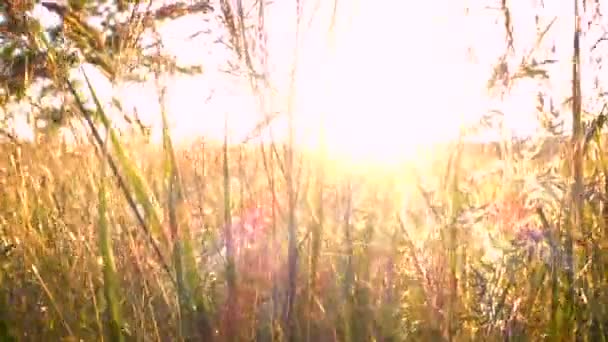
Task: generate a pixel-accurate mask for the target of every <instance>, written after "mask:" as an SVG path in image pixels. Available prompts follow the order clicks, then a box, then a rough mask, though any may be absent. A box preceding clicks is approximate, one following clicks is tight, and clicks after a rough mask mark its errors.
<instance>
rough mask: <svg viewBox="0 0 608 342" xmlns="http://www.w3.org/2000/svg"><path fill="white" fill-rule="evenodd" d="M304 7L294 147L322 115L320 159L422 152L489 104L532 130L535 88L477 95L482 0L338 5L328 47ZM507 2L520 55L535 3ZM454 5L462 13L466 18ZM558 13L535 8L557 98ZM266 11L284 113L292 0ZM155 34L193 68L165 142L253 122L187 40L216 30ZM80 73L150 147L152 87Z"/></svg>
mask: <svg viewBox="0 0 608 342" xmlns="http://www.w3.org/2000/svg"><path fill="white" fill-rule="evenodd" d="M315 1H318V0H305V1H302V3H304V6H305V8H304V19H305V20H304V21H305V22H308V21H309V20H312V22H311V25H310V26H309V27H307V28H305V29H303V31H305V33H304V34H303V38H302V40H301V44H300V50H299V51H300V53H299V55H298V61H299V63H298V66H297V67H298V69H297V70H298V74H297V83H296V93H297V96H296V100H295V102H296V105H295V110H294V111H295V117H296V123H297V127H298V137H297V143H299V144H300V145H302V146H309V147H314V146H316V143H317V142H318V127H319V122H320V120H321V118H322V117H323V118H324V120H325V122H326V133H327V140H326V141H327V147H328V149H329V151H330V153H331V152H333V153H335V154H340V155H348V156H350V157H353V158H364V159H370V160H371V159H373V160H376V161H379V160H395V159H398V158H399V157H406V156H412V155H415V151H416V150H417V148H418V147H420V146H422V145H427V144H430V143H433V142H440V141H446V140H449V139H454V138H456V137H457V136H458V134H459V130H460V126H461V125H468V124H473V123H475V122H476V121H477V120H478V119H479V118H480V116H481V115H482V114H485V113H486V112H487V111H488V110H490V109H499V110H501V111H503V112H504V113H505V124H506V126H507V127H508V129H509V131H511V132H513V133H514V134H518V135H526V134H531V133H534V132H535V131H536V130H537V128H538V124H537V121H536V120H535V118H534V108H535V106H536V103H535V101H536V99H535V96H534V95H535V94H533V93H532V90H533V87H534V86H535V83H534V82H535V81H526V82H521V83H520V84H519V85H518V86H517V87H515V88H513V89H512V92H511V94H510V95H509V96H507V97H505V98H502V99H496V98H491V97H489V96H488V94H487V89H486V83H487V80H488V78H489V76H490V72H491V68H492V66H493V64H494V63H495V62H496V60H497V59H498V57H499V56H500V55H501V54H502V53H503V52H504V48H505V45H504V37H505V33H504V29H503V26H502V25H503V24H502V22H501V21H500V20H499V18H501V14H500V12H499V11H497V10H496V9H491V8H487V6H486V4H487V3H488V2H487V1H482V0H468V1H449V0H435V1H418V2H414V3H411V2H405V1H391V0H350V1H348V2H346V1H340V2H339V7H338V12H337V13H338V18H337V26H336V32H335V34H336V39H335V44H333V45H332V44H330V43H329V39H328V33H327V31H328V30H327V28H328V23H329V18H330V13H331V10H332V6H333V2H332V1H320V2H318V3H319V4H320V5H319V7H318V9H317V10H316V11H313V9H314V8H316V5H317V2H315ZM511 5H512V6H513V7H514V8H513V14H514V17H513V21H514V28H515V46H516V49H517V51H519V52H522V51H528V50H529V49H530V48H531V47H532V46H533V45H534V44H535V39H536V37H535V36H534V34H531V33H533V32H535V31H534V30H535V27H534V15H535V14H537V13H538V10H535V5H536V4H535V1H534V0H529V1H528V0H526V1H524V0H522V1H514V2H512V4H511ZM465 7H469V9H470V11H469V12H468V13H467V14H466V15H465ZM570 7H571V6H564V3H563V2H559V1H548V2H547V1H546V2H545V9H544V10H543V12H542V13H540V17H541V19H542V20H543V22H545V23H547V24H548V23H549V22H550V21H551V20H553V19H554V18H555V23H554V25H553V27H552V30H551V31H550V32H549V34H548V35H547V37H546V44H550V43H552V41H558V44H557V51H556V54H557V55H558V56H559V60H560V62H559V63H557V64H555V65H553V66H552V67H551V70H550V73H551V78H552V84H551V85H549V86H550V87H551V88H552V91H553V92H554V93H555V94H557V95H558V97H562V98H563V97H565V96H566V95H567V93H568V87H569V85H568V82H569V77H570V66H569V59H568V56H569V55H570V54H571V46H570V45H569V44H570V41H571V39H570V38H569V37H571V36H572V35H571V32H572V19H571V18H572V16H571V11H572V9H571V8H570ZM267 10H268V13H267V19H266V25H267V31H268V36H269V42H268V47H267V48H268V51H269V55H270V63H269V65H270V66H271V70H270V73H271V79H272V82H273V83H274V84H275V85H276V86H277V88H278V89H279V90H278V94H277V95H276V96H275V97H274V98H273V99H272V100H271V101H270V102H269V103H270V105H271V107H272V110H277V111H282V112H284V111H285V108H286V103H287V95H288V90H289V78H288V71H289V70H290V67H291V64H292V62H293V58H292V57H293V53H294V41H295V40H294V37H295V25H294V23H295V1H293V2H292V1H275V2H273V3H272V4H270V5H268V6H267ZM34 12H35V13H34V15H35V16H37V17H39V18H42V19H43V20H46V21H47V22H48V23H52V21H53V20H54V19H53V17H52V15H49V14H48V13H45V10H44V9H42V8H40V7H38V8H36V9H35V11H34ZM311 18H312V19H311ZM159 29H160V32H161V35H162V37H163V40H164V44H165V48H166V52H168V53H169V54H172V55H175V56H176V57H177V58H178V60H179V61H180V62H182V63H185V64H190V63H195V64H202V66H203V68H204V73H203V74H202V75H197V76H194V77H191V76H176V77H172V78H169V79H167V80H166V84H167V89H168V95H167V98H166V101H167V102H166V107H167V110H168V113H169V115H170V118H171V121H172V135H173V137H174V139H176V140H178V142H179V141H183V142H187V141H190V140H192V139H196V138H199V137H201V136H204V137H205V138H206V139H211V140H213V139H222V136H223V129H224V120H225V117H226V115H227V116H228V122H229V128H230V131H231V138H232V141H233V142H239V141H241V140H242V139H243V138H244V137H245V136H247V135H248V134H249V133H250V132H251V130H252V128H253V127H254V126H255V124H256V123H257V122H259V120H260V118H261V114H260V113H259V107H258V105H257V102H256V97H255V96H254V95H252V94H251V89H250V88H249V85H248V83H247V82H246V81H244V80H240V81H239V80H236V79H234V78H233V77H229V76H227V75H226V74H225V73H223V72H222V71H221V70H220V69H221V67H222V65H223V62H224V61H225V59H226V56H228V54H229V52H227V51H226V50H225V49H222V48H221V47H220V46H218V44H214V43H213V41H214V40H215V39H216V38H217V35H214V34H211V35H200V36H198V37H197V38H195V39H190V38H188V37H189V36H190V35H191V34H192V33H193V32H196V31H198V30H204V29H211V31H212V32H219V31H218V24H217V23H216V22H214V21H213V20H211V21H209V22H206V21H203V20H202V17H201V16H199V15H191V16H186V17H183V18H182V19H178V20H175V21H169V22H166V23H164V24H161V25H160V27H159ZM557 37H568V39H563V38H560V39H557ZM591 40H592V39H591V38H590V39H589V41H591ZM560 42H561V43H560ZM548 46H549V45H545V47H548ZM469 47H471V48H472V50H473V55H474V58H473V60H471V58H470V55H469V54H468V53H467V51H468V48H469ZM84 70H85V72H86V73H87V75H88V76H89V77H90V78H92V79H93V81H94V84H95V87H96V89H97V91H98V93H100V95H101V96H102V97H103V98H104V99H105V100H106V102H108V103H109V102H110V99H111V97H112V96H114V97H117V98H119V99H120V100H121V102H122V103H123V108H125V109H127V110H130V109H132V108H137V111H138V113H139V114H140V116H141V117H142V119H144V121H147V122H150V123H153V124H155V127H156V128H157V129H155V130H154V132H153V137H154V139H156V140H157V141H160V130H159V125H158V123H159V122H160V112H159V107H158V100H157V95H156V94H157V92H156V89H155V87H154V84H153V83H152V82H148V83H145V84H118V85H112V84H110V83H109V82H108V81H107V80H106V79H104V77H103V75H101V73H100V72H98V71H97V70H95V68H93V67H91V66H86V67H85V68H84ZM207 99H209V100H208V101H207ZM273 135H274V137H275V138H276V139H282V138H285V136H286V129H285V120H284V119H283V120H279V121H278V122H277V123H276V127H275V128H273ZM486 138H488V139H489V138H492V135H491V134H490V135H488V134H486Z"/></svg>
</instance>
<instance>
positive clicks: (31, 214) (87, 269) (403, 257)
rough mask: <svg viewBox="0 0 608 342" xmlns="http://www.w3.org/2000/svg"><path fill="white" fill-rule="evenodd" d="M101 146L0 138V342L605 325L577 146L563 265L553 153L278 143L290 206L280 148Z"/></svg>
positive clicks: (592, 336) (485, 335)
mask: <svg viewBox="0 0 608 342" xmlns="http://www.w3.org/2000/svg"><path fill="white" fill-rule="evenodd" d="M116 146H121V147H123V148H124V152H125V153H124V155H121V154H120V152H118V153H117V150H116V149H114V148H112V149H110V150H108V151H109V152H108V153H109V155H110V156H111V157H112V161H113V163H114V165H115V166H116V169H117V170H118V174H119V175H120V177H117V176H116V175H115V174H114V173H113V170H112V168H111V167H109V166H108V163H107V159H106V158H105V157H104V153H105V152H103V148H98V147H95V146H94V145H83V146H79V147H77V148H76V149H73V148H70V149H68V148H66V147H65V146H64V145H62V144H60V143H53V142H52V141H45V142H44V143H42V144H39V145H37V146H34V145H31V144H12V143H6V144H3V145H2V147H1V149H2V152H1V154H0V155H1V156H2V157H1V158H0V187H1V189H2V191H0V229H1V235H0V238H1V239H2V240H1V243H2V250H3V251H4V253H3V255H2V256H1V262H2V274H1V278H0V293H1V295H0V301H1V304H2V305H1V306H0V308H1V311H0V322H1V324H2V325H1V328H2V329H0V336H1V337H2V338H1V339H2V340H10V339H11V338H12V339H13V340H32V341H41V340H60V339H64V340H85V341H89V340H99V339H100V338H102V337H103V338H104V340H110V341H114V340H135V341H144V340H145V341H148V340H162V341H173V340H192V341H199V340H200V341H207V340H217V341H224V340H239V341H247V340H256V341H282V340H293V341H407V340H412V341H419V340H426V341H439V340H453V341H471V340H484V341H490V340H501V339H502V340H510V341H520V340H544V339H550V340H555V339H564V340H566V339H567V340H569V337H568V336H570V337H573V336H577V338H579V339H580V340H587V341H599V340H602V338H603V336H605V334H606V333H605V331H606V330H605V329H607V328H608V326H606V323H607V322H608V312H606V309H605V305H603V304H604V303H608V298H607V295H608V290H607V287H606V286H605V285H606V284H607V283H606V281H607V279H606V272H605V265H606V264H607V262H608V260H607V258H606V252H605V249H604V248H603V247H602V246H605V242H606V234H605V230H604V227H605V222H604V216H603V214H602V212H603V211H604V208H605V207H606V206H605V204H604V201H603V196H604V192H603V191H602V190H601V186H599V184H595V183H594V181H595V180H598V179H600V178H601V175H602V172H601V169H600V168H599V167H598V166H597V165H601V164H600V162H599V161H597V160H596V162H594V163H591V162H590V163H589V165H588V169H589V170H588V171H589V172H588V174H595V176H594V177H592V178H593V179H591V178H590V179H589V182H588V183H589V185H588V187H589V191H588V192H589V196H588V200H587V205H586V208H585V213H586V216H585V224H586V225H588V227H587V228H586V229H580V231H585V232H587V234H588V235H586V236H582V235H580V236H579V237H578V238H577V240H576V241H575V242H576V243H575V244H574V246H575V249H574V253H573V264H574V267H575V270H576V274H575V277H574V278H573V279H572V280H570V279H569V278H568V274H569V268H568V265H569V262H568V260H566V259H567V258H565V257H563V256H564V255H567V254H565V253H564V252H563V251H564V250H565V249H564V246H566V244H565V243H564V238H563V236H564V234H563V232H564V226H565V225H568V220H567V202H565V200H564V199H565V198H566V197H565V196H566V192H567V188H566V184H567V182H566V181H565V179H566V178H564V175H563V173H561V171H560V170H561V168H560V167H559V165H560V164H563V163H562V161H560V160H559V159H557V158H554V160H553V161H552V162H547V163H543V165H542V166H543V167H542V168H539V167H538V165H536V166H534V167H531V166H530V163H529V162H526V161H525V160H516V159H517V158H515V160H512V162H511V163H508V164H505V162H504V161H500V160H497V159H494V158H492V157H489V156H487V155H485V156H484V155H483V154H480V153H479V151H475V150H474V149H470V150H467V149H466V148H465V149H464V152H463V150H462V149H458V146H457V145H454V146H451V147H450V148H447V147H446V148H444V149H441V150H437V151H435V152H434V153H432V154H428V155H432V156H433V157H432V158H428V160H426V163H425V165H423V163H419V165H417V166H418V167H419V168H418V169H417V170H415V167H414V166H415V165H404V166H403V167H402V168H400V169H393V170H391V171H386V170H385V171H382V170H381V169H380V168H373V167H369V168H365V169H364V168H353V167H352V166H344V165H340V164H339V163H337V162H331V161H330V160H323V159H320V158H318V157H311V156H300V155H296V156H295V160H296V162H295V163H294V164H295V165H296V166H295V167H294V169H293V170H292V172H293V173H294V175H295V176H294V177H292V179H293V180H294V187H293V189H294V191H293V192H294V193H295V194H297V196H293V197H294V198H293V206H290V205H289V202H290V201H289V186H288V185H287V182H286V179H287V178H288V177H286V175H285V172H286V171H285V169H284V168H283V167H282V165H283V164H282V158H283V152H282V148H281V147H278V146H277V147H275V149H276V150H277V153H275V154H273V153H272V151H273V148H272V146H270V145H257V146H256V145H249V146H246V147H245V146H244V147H232V148H230V149H228V150H226V151H224V150H223V149H222V146H221V145H220V146H210V145H209V146H208V145H205V144H203V143H198V144H195V145H194V146H191V147H189V148H188V149H180V150H175V151H173V150H172V149H171V148H170V145H165V148H164V149H163V148H151V147H149V146H145V145H137V144H135V143H134V144H132V145H128V144H127V143H126V142H123V143H122V145H121V144H116ZM591 150H593V149H591ZM459 151H460V152H459ZM110 152H111V153H110ZM590 154H591V152H590ZM172 156H173V157H174V158H172ZM552 164H555V166H556V167H554V168H552V167H551V165H552ZM177 170H179V172H177ZM176 175H179V177H176ZM121 179H122V183H121ZM594 189H596V190H594ZM130 203H131V204H132V205H133V207H131V206H130ZM133 208H135V210H134V209H133ZM137 213H138V214H139V215H137ZM290 218H291V220H293V221H290ZM290 224H293V225H294V227H295V232H296V239H297V241H295V244H294V245H295V246H296V251H297V254H296V256H297V259H296V262H297V263H296V267H295V270H296V272H295V274H294V273H293V271H292V267H293V265H292V266H291V267H290V263H289V252H290V251H289V249H290V248H293V245H291V244H290V243H289V241H290V239H289V234H288V233H289V229H288V228H289V227H290ZM576 231H579V230H578V229H577V230H576ZM575 238H576V237H575ZM292 277H294V278H293V279H292ZM291 291H293V292H291ZM571 291H575V296H574V297H569V293H571ZM290 293H293V296H294V297H295V299H294V300H293V302H292V303H293V306H292V307H291V308H289V306H288V305H287V303H288V298H290V297H289V296H290ZM288 312H289V315H288V314H287V313H288Z"/></svg>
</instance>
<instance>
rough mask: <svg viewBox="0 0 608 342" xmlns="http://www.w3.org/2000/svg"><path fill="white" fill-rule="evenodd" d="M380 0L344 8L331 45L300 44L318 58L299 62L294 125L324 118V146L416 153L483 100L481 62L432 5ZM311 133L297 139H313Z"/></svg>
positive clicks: (355, 153)
mask: <svg viewBox="0 0 608 342" xmlns="http://www.w3.org/2000/svg"><path fill="white" fill-rule="evenodd" d="M366 4H367V5H371V3H366ZM381 7H382V6H377V5H376V6H361V7H360V8H359V11H356V13H348V14H350V15H351V16H350V18H351V20H350V21H349V22H348V23H343V26H342V27H340V29H338V30H337V31H338V32H336V35H337V37H336V44H335V46H332V47H330V49H331V50H330V51H331V52H329V53H327V52H325V54H324V53H322V52H319V51H318V50H315V49H314V48H312V49H310V50H308V51H306V52H304V53H303V55H304V56H303V58H302V60H304V61H306V60H307V59H308V60H314V61H316V62H317V63H315V64H314V65H313V66H308V65H306V64H305V62H303V63H304V65H303V66H302V69H304V71H303V72H302V73H300V74H299V75H305V76H302V79H300V83H299V87H298V91H299V99H300V101H299V103H298V104H299V108H298V112H299V113H300V117H299V119H300V122H299V127H306V128H307V129H308V130H309V132H311V131H314V127H315V126H317V127H318V126H319V122H320V121H321V119H322V120H323V121H324V126H323V127H324V129H325V143H326V148H327V150H328V152H330V154H333V155H335V156H340V157H346V158H349V159H352V160H356V161H359V162H365V161H367V162H372V163H394V162H402V161H405V160H411V159H415V158H418V157H420V151H421V148H422V147H425V146H428V145H429V144H434V143H438V142H444V141H448V140H451V139H455V138H457V136H458V134H459V132H460V129H461V127H462V126H463V125H468V124H472V123H473V122H474V121H475V119H476V117H478V116H479V115H480V114H481V111H482V110H483V107H484V106H485V105H486V102H485V99H484V94H483V89H484V82H485V79H484V76H485V75H484V73H483V68H480V67H479V66H478V65H475V64H474V63H472V62H470V61H468V60H467V55H466V41H465V40H463V39H462V37H466V34H465V33H463V32H459V31H458V30H457V29H455V27H457V25H456V23H455V22H454V21H448V20H447V19H445V18H446V16H445V15H443V14H442V13H441V12H437V11H434V10H433V9H430V8H413V7H416V6H411V5H408V6H405V5H403V6H399V5H397V4H395V3H394V2H393V3H391V4H390V6H389V7H390V8H391V11H388V13H387V11H384V12H383V13H380V12H378V11H379V9H380V8H381ZM401 7H404V8H401ZM405 7H407V8H405ZM412 9H414V11H412ZM408 10H409V11H408ZM391 13H393V14H391ZM394 13H398V15H397V16H398V17H399V18H397V17H395V18H393V16H395V14H394ZM403 13H410V15H404V14H403ZM397 19H399V20H397ZM398 23H407V24H398ZM317 48H318V49H323V47H317ZM317 55H324V58H322V60H323V62H322V63H318V61H319V60H320V58H319V57H316V56H317ZM315 57H316V58H315ZM311 127H313V128H312V129H311ZM317 133H318V132H317ZM311 136H314V137H317V136H315V134H314V133H311V134H309V136H308V137H309V141H308V142H303V143H304V144H306V143H308V144H314V140H315V138H310V137H311Z"/></svg>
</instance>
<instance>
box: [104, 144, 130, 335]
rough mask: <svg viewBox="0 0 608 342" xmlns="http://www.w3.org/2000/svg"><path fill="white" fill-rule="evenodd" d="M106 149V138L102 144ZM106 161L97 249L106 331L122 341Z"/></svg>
mask: <svg viewBox="0 0 608 342" xmlns="http://www.w3.org/2000/svg"><path fill="white" fill-rule="evenodd" d="M103 148H104V149H107V139H106V141H105V143H104V146H103ZM105 174H106V163H103V162H102V166H101V175H100V179H99V190H98V192H99V204H98V215H99V221H98V229H99V250H100V252H101V258H102V260H103V280H104V282H103V289H104V294H105V297H106V301H107V303H108V310H109V312H108V314H109V317H108V324H107V327H106V329H107V331H108V335H109V338H110V341H124V336H123V333H122V325H123V323H122V314H121V310H120V301H119V299H118V298H119V297H118V292H119V289H118V277H117V275H116V263H115V261H114V252H113V247H112V236H111V232H110V225H109V222H108V218H107V216H106V215H107V210H108V201H107V195H106V184H105Z"/></svg>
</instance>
